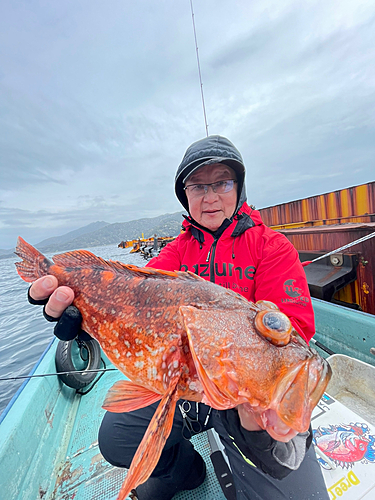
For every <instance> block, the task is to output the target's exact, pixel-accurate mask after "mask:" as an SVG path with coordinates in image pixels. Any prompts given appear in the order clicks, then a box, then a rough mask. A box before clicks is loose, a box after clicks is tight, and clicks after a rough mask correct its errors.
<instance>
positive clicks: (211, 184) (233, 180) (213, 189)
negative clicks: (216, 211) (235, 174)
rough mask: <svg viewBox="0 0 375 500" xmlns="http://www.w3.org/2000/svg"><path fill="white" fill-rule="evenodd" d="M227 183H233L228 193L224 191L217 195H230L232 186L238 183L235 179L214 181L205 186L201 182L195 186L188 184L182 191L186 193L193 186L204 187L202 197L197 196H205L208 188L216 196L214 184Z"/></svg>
mask: <svg viewBox="0 0 375 500" xmlns="http://www.w3.org/2000/svg"><path fill="white" fill-rule="evenodd" d="M228 181H232V182H233V185H232V187H231V188H230V190H229V191H225V192H224V193H218V194H219V195H220V194H227V193H230V192H231V191H232V190H233V188H234V185H235V184H237V183H238V181H237V180H236V179H222V180H220V181H216V182H211V183H210V184H205V183H203V182H197V183H196V184H190V185H189V186H184V188H183V190H184V191H186V190H187V189H188V188H189V187H194V186H204V188H205V189H204V194H203V193H202V195H199V196H205V195H206V194H207V193H208V188H209V187H210V186H211V189H212V191H213V192H214V193H215V194H217V192H216V191H215V188H214V187H213V186H214V185H215V184H219V183H220V182H228Z"/></svg>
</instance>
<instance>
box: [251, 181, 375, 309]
mask: <svg viewBox="0 0 375 500" xmlns="http://www.w3.org/2000/svg"><path fill="white" fill-rule="evenodd" d="M260 213H261V216H262V219H263V221H264V223H265V224H266V225H268V226H270V227H271V228H272V229H274V230H277V231H279V232H281V233H283V234H284V235H285V236H286V237H287V238H288V239H289V240H290V241H291V243H292V244H293V245H294V247H295V248H296V249H297V250H298V252H299V254H300V258H301V260H302V261H304V260H313V259H314V258H315V257H318V256H320V255H324V254H325V253H327V252H330V251H332V250H336V249H337V248H340V247H342V246H344V245H347V244H349V243H351V242H353V241H355V240H357V239H359V238H362V237H364V236H367V235H369V234H372V233H374V232H375V182H370V183H367V184H362V185H360V186H354V187H350V188H347V189H342V190H340V191H334V192H331V193H325V194H322V195H318V196H313V197H310V198H306V199H303V200H297V201H292V202H290V203H283V204H282V205H276V206H273V207H267V208H264V209H261V210H260ZM314 266H315V270H314ZM318 266H320V267H318ZM321 266H325V271H324V272H323V273H322V267H321ZM305 271H306V276H307V278H308V282H309V286H310V293H311V295H312V296H315V297H318V298H323V300H329V301H332V302H336V303H340V304H343V305H347V306H348V307H353V308H357V309H360V310H362V311H365V312H367V313H370V314H375V297H374V288H375V279H374V273H375V237H374V238H371V239H368V240H366V241H364V242H362V243H360V244H358V245H355V246H352V247H350V248H348V249H347V250H344V251H343V252H342V254H337V255H336V254H335V255H334V256H331V257H328V258H325V259H322V261H319V264H318V262H317V263H316V264H315V263H314V264H311V265H310V266H307V267H306V268H305ZM330 280H331V281H330ZM329 285H331V286H329Z"/></svg>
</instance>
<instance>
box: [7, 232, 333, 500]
mask: <svg viewBox="0 0 375 500" xmlns="http://www.w3.org/2000/svg"><path fill="white" fill-rule="evenodd" d="M16 254H17V255H18V256H19V257H21V258H22V259H23V260H22V262H17V263H16V267H17V271H18V273H19V275H20V276H21V278H22V279H23V280H25V281H27V282H33V281H35V280H36V279H38V278H40V277H42V276H45V275H47V274H52V275H54V276H56V278H57V280H58V283H59V285H65V286H69V287H70V288H72V289H73V291H74V295H75V298H74V302H73V304H74V305H75V306H76V307H77V308H78V309H79V310H80V312H81V314H82V318H83V320H82V328H83V329H84V330H85V331H86V332H88V333H89V334H90V335H91V336H92V337H94V338H95V339H96V340H97V341H98V342H99V344H100V346H101V348H102V349H103V351H104V352H105V354H106V355H107V357H108V358H109V359H110V361H111V362H112V363H113V364H114V365H115V366H116V367H117V368H118V369H119V370H120V371H121V372H122V373H123V374H124V375H125V376H126V377H127V378H128V379H129V380H123V381H119V382H117V383H116V384H115V385H114V386H113V387H112V389H110V391H109V393H108V395H107V397H106V400H105V402H104V405H103V407H104V408H105V409H106V410H108V411H112V412H127V411H132V410H136V409H138V408H143V407H145V406H148V405H149V404H151V403H153V402H156V401H160V403H159V406H158V408H157V410H156V412H155V414H154V416H153V418H152V420H151V422H150V424H149V427H148V429H147V431H146V433H145V435H144V437H143V439H142V441H141V443H140V445H139V447H138V450H137V452H136V454H135V456H134V458H133V461H132V463H131V466H130V469H129V471H128V474H127V477H126V479H125V482H124V484H123V486H122V488H121V491H120V493H119V496H118V499H120V500H123V499H125V498H126V496H127V495H128V494H129V492H130V491H131V490H132V489H133V488H136V486H137V485H139V484H141V483H143V482H145V481H146V480H147V479H148V477H149V476H150V474H151V473H152V471H153V469H154V467H155V466H156V464H157V462H158V460H159V457H160V455H161V452H162V450H163V447H164V444H165V441H166V440H167V438H168V436H169V433H170V431H171V428H172V424H173V417H174V412H175V408H176V403H177V401H178V400H179V399H185V400H188V401H198V402H199V401H202V402H204V403H206V404H208V405H210V406H211V407H212V408H215V409H218V410H225V409H229V408H234V407H236V406H238V405H239V404H243V403H245V404H247V406H249V407H250V408H251V410H252V412H253V414H254V416H255V418H256V420H257V422H258V423H259V425H260V426H261V427H262V428H263V429H265V430H266V431H267V432H268V433H269V434H270V435H271V436H272V437H274V438H275V439H278V436H279V435H278V434H277V428H276V426H275V422H276V421H277V420H278V419H281V420H282V422H284V423H285V424H286V425H288V426H289V427H291V428H292V429H294V430H295V431H297V432H304V431H306V430H307V429H308V428H309V424H310V419H311V413H312V410H313V408H314V407H315V406H316V404H317V403H318V401H319V399H320V398H321V396H322V394H323V392H324V390H325V388H326V386H327V384H328V381H329V379H330V376H331V369H330V366H329V364H328V363H327V361H325V360H324V359H323V358H321V357H320V356H319V354H318V353H317V352H316V351H315V350H314V349H311V348H310V347H309V346H308V344H307V343H306V342H305V341H304V340H303V339H302V338H301V336H300V335H299V334H298V333H297V332H296V331H295V330H294V328H293V327H292V324H291V322H290V320H289V318H288V317H287V316H286V315H285V314H283V313H282V312H281V311H280V310H279V309H278V307H277V306H275V305H274V304H272V303H271V302H267V301H259V302H257V303H256V304H253V303H251V302H249V301H247V300H246V299H245V298H244V297H242V296H241V295H240V294H238V293H236V292H234V291H232V290H227V289H225V288H222V287H220V286H218V285H215V284H214V283H211V282H209V281H205V280H204V279H203V278H201V277H199V276H196V275H195V274H193V273H189V272H181V271H177V272H169V271H160V270H156V269H151V268H139V267H136V266H131V265H124V264H122V263H120V262H114V261H105V260H104V259H101V258H99V257H97V256H95V255H94V254H92V253H91V252H88V251H85V250H79V251H73V252H66V253H63V254H60V255H55V256H54V257H52V261H50V260H49V259H47V258H46V257H45V256H44V255H43V254H41V253H40V252H39V251H38V250H36V249H35V248H34V247H32V246H31V245H29V244H28V243H26V242H25V241H24V240H23V239H22V238H19V239H18V244H17V248H16ZM275 417H278V419H277V418H275Z"/></svg>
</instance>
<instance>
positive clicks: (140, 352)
mask: <svg viewBox="0 0 375 500" xmlns="http://www.w3.org/2000/svg"><path fill="white" fill-rule="evenodd" d="M135 355H136V356H138V357H140V356H143V351H138V352H136V353H135Z"/></svg>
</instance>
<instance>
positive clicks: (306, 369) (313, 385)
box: [261, 352, 332, 432]
mask: <svg viewBox="0 0 375 500" xmlns="http://www.w3.org/2000/svg"><path fill="white" fill-rule="evenodd" d="M331 375H332V370H331V367H330V365H329V363H328V362H327V361H326V360H325V359H323V358H321V357H320V356H319V355H318V354H317V353H316V352H314V353H313V355H312V356H311V357H309V359H307V360H305V361H304V362H302V364H298V365H297V366H295V367H294V368H293V369H292V370H290V371H289V373H288V374H287V375H286V377H285V378H284V379H283V381H282V382H281V384H279V386H278V388H277V392H276V394H275V398H274V399H273V404H272V405H271V406H270V407H269V409H271V410H274V411H275V413H276V414H277V416H278V417H279V419H281V421H282V422H283V423H284V424H286V426H289V427H291V428H292V429H294V430H295V431H297V432H305V431H307V430H308V428H309V426H310V421H311V414H312V411H313V409H314V408H315V406H316V405H317V404H318V402H319V400H320V398H321V397H322V395H323V393H324V391H325V389H326V387H327V385H328V382H329V380H330V378H331ZM267 412H268V409H267V410H266V411H265V412H264V413H263V414H262V416H261V420H262V423H263V425H265V426H266V427H268V428H270V429H271V428H272V427H273V428H274V430H275V432H276V431H277V426H276V425H274V424H273V420H274V419H273V418H272V414H271V415H270V414H268V413H267ZM280 428H282V426H280ZM266 430H267V431H268V429H266Z"/></svg>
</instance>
